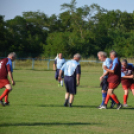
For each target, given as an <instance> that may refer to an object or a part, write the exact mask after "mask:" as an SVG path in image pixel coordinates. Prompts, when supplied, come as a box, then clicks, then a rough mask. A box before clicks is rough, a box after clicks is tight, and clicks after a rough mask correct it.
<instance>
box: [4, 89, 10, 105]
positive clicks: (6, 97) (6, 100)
mask: <svg viewBox="0 0 134 134" xmlns="http://www.w3.org/2000/svg"><path fill="white" fill-rule="evenodd" d="M9 92H10V91H9ZM9 92H8V93H7V95H6V96H5V102H6V103H8V94H9Z"/></svg>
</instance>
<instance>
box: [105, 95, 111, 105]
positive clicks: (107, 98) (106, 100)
mask: <svg viewBox="0 0 134 134" xmlns="http://www.w3.org/2000/svg"><path fill="white" fill-rule="evenodd" d="M109 99H110V95H108V94H107V97H106V99H105V105H107V103H108V101H109Z"/></svg>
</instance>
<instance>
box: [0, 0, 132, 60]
mask: <svg viewBox="0 0 134 134" xmlns="http://www.w3.org/2000/svg"><path fill="white" fill-rule="evenodd" d="M76 4H77V3H76V0H72V1H71V2H70V3H64V4H62V5H61V10H62V11H63V12H62V13H60V14H59V15H55V14H53V15H51V16H47V15H46V14H45V13H43V12H40V11H37V12H32V11H31V12H23V15H22V16H16V17H15V18H14V19H11V20H7V21H5V20H4V16H2V15H1V16H0V47H1V49H0V56H6V55H7V53H8V52H10V51H16V52H17V54H18V57H50V56H51V57H52V56H55V55H56V54H57V53H58V52H63V53H64V55H65V57H71V56H72V55H73V54H74V53H76V52H79V53H81V54H82V56H83V57H85V58H87V57H89V56H96V53H97V52H98V51H100V50H104V51H107V52H109V51H110V50H112V49H114V50H116V51H117V52H118V53H119V56H121V57H133V56H134V12H133V13H127V12H121V11H120V10H115V11H114V10H112V11H108V10H107V9H104V8H102V7H100V6H99V5H97V4H92V5H90V6H88V5H85V6H82V7H78V8H77V7H76Z"/></svg>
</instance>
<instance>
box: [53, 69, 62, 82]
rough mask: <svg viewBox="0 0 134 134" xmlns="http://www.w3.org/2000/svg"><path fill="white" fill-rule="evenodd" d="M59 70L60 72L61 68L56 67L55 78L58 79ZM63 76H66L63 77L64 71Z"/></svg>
mask: <svg viewBox="0 0 134 134" xmlns="http://www.w3.org/2000/svg"><path fill="white" fill-rule="evenodd" d="M59 72H60V69H56V72H55V79H56V80H58V77H59ZM61 77H62V78H64V77H63V73H62V76H61Z"/></svg>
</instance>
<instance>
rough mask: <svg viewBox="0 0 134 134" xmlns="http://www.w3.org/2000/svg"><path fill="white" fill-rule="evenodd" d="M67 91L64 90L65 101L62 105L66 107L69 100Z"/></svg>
mask: <svg viewBox="0 0 134 134" xmlns="http://www.w3.org/2000/svg"><path fill="white" fill-rule="evenodd" d="M69 95H70V94H69V92H66V93H65V103H64V106H65V107H66V106H68V102H69Z"/></svg>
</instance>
